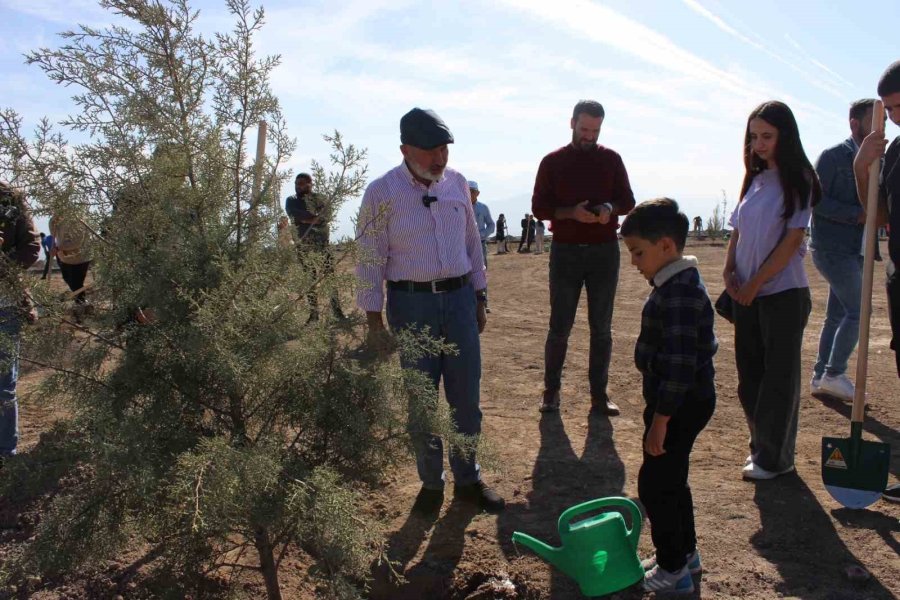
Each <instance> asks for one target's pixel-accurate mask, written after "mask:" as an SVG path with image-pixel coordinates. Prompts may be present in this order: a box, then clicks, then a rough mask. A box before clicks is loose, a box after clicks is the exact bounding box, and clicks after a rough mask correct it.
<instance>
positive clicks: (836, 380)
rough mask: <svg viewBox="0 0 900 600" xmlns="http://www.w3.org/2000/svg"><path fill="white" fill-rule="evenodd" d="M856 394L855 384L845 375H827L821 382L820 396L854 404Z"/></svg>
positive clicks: (823, 376)
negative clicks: (824, 395) (823, 395)
mask: <svg viewBox="0 0 900 600" xmlns="http://www.w3.org/2000/svg"><path fill="white" fill-rule="evenodd" d="M855 392H856V388H854V387H853V382H852V381H850V379H849V378H848V377H847V376H846V375H844V374H843V373H842V374H840V375H829V374H827V373H826V374H825V375H822V379H820V380H819V388H818V393H819V394H826V395H828V396H832V397H834V398H837V399H839V400H843V401H845V402H853V394H854V393H855Z"/></svg>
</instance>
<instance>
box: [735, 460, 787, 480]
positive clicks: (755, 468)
mask: <svg viewBox="0 0 900 600" xmlns="http://www.w3.org/2000/svg"><path fill="white" fill-rule="evenodd" d="M793 470H794V465H791V466H790V467H788V468H787V469H785V470H783V471H767V470H766V469H763V468H762V467H761V466H759V465H758V464H756V463H755V462H753V461H751V462H750V464H748V465H747V466H746V467H744V468H743V470H742V471H741V475H742V476H743V478H744V479H755V480H765V479H775V478H776V477H778V476H779V475H784V474H786V473H790V472H791V471H793Z"/></svg>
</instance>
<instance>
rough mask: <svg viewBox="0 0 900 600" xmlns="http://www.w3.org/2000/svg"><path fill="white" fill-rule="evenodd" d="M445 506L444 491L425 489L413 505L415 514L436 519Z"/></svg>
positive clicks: (420, 492) (420, 491)
mask: <svg viewBox="0 0 900 600" xmlns="http://www.w3.org/2000/svg"><path fill="white" fill-rule="evenodd" d="M443 504H444V489H443V488H441V489H439V490H433V489H431V488H426V487H423V488H422V489H421V490H419V495H418V496H416V501H415V502H414V503H413V507H412V509H413V512H414V513H418V514H420V515H422V516H426V517H436V516H437V515H438V513H439V512H441V505H443Z"/></svg>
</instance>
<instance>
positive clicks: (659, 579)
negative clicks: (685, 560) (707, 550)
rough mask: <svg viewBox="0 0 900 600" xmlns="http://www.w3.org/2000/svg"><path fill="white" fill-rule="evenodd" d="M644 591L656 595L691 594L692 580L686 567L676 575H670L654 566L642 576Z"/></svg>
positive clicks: (692, 589)
mask: <svg viewBox="0 0 900 600" xmlns="http://www.w3.org/2000/svg"><path fill="white" fill-rule="evenodd" d="M644 590H646V591H648V592H656V593H657V594H659V593H663V594H692V593H694V580H693V579H691V572H690V571H689V570H688V566H687V565H684V566H683V567H682V568H681V569H680V570H679V571H678V572H677V573H670V572H669V571H666V570H665V569H661V568H660V566H659V565H656V566H655V567H653V568H652V569H650V570H649V571H647V572H646V573H645V574H644Z"/></svg>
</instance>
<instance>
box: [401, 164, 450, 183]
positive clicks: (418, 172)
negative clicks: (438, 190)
mask: <svg viewBox="0 0 900 600" xmlns="http://www.w3.org/2000/svg"><path fill="white" fill-rule="evenodd" d="M406 164H407V166H408V167H409V169H410V170H411V171H412V172H413V174H414V175H415V176H416V177H418V178H420V179H426V180H428V181H440V180H441V177H443V175H444V169H441V172H440V173H438V174H437V175H435V174H434V173H432V172H431V171H429V170H428V169H421V168H419V166H418V165H414V164H413V163H411V162H409V161H407V162H406Z"/></svg>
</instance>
